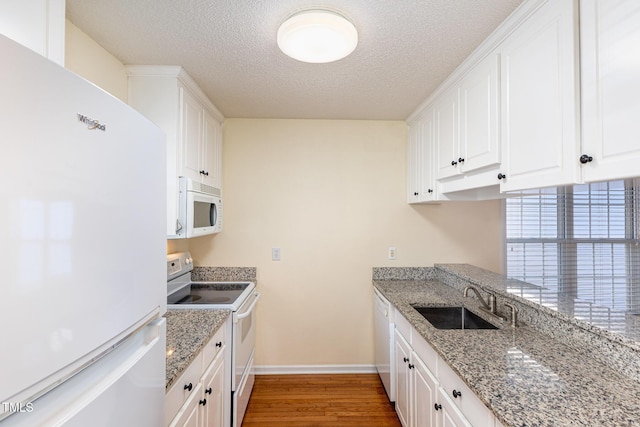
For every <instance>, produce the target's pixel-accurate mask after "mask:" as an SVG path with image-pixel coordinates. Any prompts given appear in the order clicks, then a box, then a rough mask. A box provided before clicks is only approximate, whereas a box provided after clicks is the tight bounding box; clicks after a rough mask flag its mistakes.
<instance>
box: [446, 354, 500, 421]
mask: <svg viewBox="0 0 640 427" xmlns="http://www.w3.org/2000/svg"><path fill="white" fill-rule="evenodd" d="M438 381H439V382H440V387H441V388H442V390H443V391H444V393H445V394H446V395H447V397H448V398H450V399H451V400H452V402H453V403H454V404H455V405H456V406H457V407H458V408H460V411H461V412H462V413H463V414H464V416H465V417H466V418H467V419H469V420H473V421H474V424H477V425H491V424H490V423H493V414H492V413H491V411H490V410H489V408H487V407H486V406H485V405H484V403H482V401H481V400H480V399H479V398H478V397H477V396H476V395H475V394H474V393H473V392H472V391H471V389H470V388H469V387H468V386H467V385H466V384H465V383H464V382H463V381H462V379H460V377H459V376H458V375H457V374H456V373H455V372H453V370H452V369H451V368H450V367H449V365H447V364H446V363H444V361H440V363H438ZM454 390H455V396H454Z"/></svg>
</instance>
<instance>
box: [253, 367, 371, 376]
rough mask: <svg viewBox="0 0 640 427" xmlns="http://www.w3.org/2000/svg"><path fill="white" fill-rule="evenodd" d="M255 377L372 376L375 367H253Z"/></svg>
mask: <svg viewBox="0 0 640 427" xmlns="http://www.w3.org/2000/svg"><path fill="white" fill-rule="evenodd" d="M253 369H254V373H255V374H256V375H282V374H374V373H377V372H378V371H377V370H376V366H375V365H261V366H254V367H253Z"/></svg>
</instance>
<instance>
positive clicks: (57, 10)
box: [0, 0, 65, 67]
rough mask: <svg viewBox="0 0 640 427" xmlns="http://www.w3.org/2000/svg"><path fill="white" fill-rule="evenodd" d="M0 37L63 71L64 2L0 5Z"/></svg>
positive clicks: (22, 0) (13, 0) (8, 0)
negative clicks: (0, 35) (9, 40)
mask: <svg viewBox="0 0 640 427" xmlns="http://www.w3.org/2000/svg"><path fill="white" fill-rule="evenodd" d="M0 34H3V35H5V36H7V37H8V38H10V39H12V40H14V41H16V42H18V43H20V44H22V45H24V46H26V47H28V48H29V49H31V50H34V51H36V52H38V53H39V54H40V55H42V56H44V57H46V58H49V59H50V60H52V61H54V62H56V63H58V64H59V65H61V66H63V67H64V48H65V0H19V1H18V0H4V1H0Z"/></svg>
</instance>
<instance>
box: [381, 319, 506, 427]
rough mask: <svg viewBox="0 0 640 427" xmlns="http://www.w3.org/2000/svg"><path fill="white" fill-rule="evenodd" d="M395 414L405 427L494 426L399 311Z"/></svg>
mask: <svg viewBox="0 0 640 427" xmlns="http://www.w3.org/2000/svg"><path fill="white" fill-rule="evenodd" d="M396 325H397V328H396V330H395V350H394V351H395V372H394V375H395V376H396V384H397V388H396V412H397V413H398V418H399V419H400V422H401V423H402V425H403V427H450V426H458V427H459V426H473V427H485V426H486V427H494V426H496V425H498V426H499V425H500V424H499V423H498V424H496V422H497V421H496V419H495V417H494V415H493V413H492V412H491V411H490V410H489V408H487V407H486V406H485V405H484V404H483V403H482V402H481V401H480V399H479V398H478V397H477V396H476V395H475V394H474V393H473V392H472V391H471V389H469V387H467V385H466V384H465V383H464V382H463V381H462V379H461V378H460V377H458V375H456V374H455V373H454V372H453V370H451V368H450V367H449V366H448V365H447V364H446V363H445V362H444V361H443V360H442V359H441V358H440V357H439V356H438V354H437V353H436V352H435V350H434V349H433V348H432V347H431V346H430V345H429V344H428V343H427V342H426V341H425V340H424V339H423V338H422V337H421V336H420V335H419V334H418V333H417V332H416V331H415V329H413V328H412V327H411V326H410V325H409V323H408V322H407V321H406V320H405V319H404V318H403V317H402V315H401V314H400V313H398V312H396Z"/></svg>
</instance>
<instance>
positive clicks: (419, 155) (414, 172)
mask: <svg viewBox="0 0 640 427" xmlns="http://www.w3.org/2000/svg"><path fill="white" fill-rule="evenodd" d="M433 165H434V119H433V110H431V109H428V110H427V111H426V112H425V113H423V114H422V115H420V116H419V117H417V118H416V119H414V120H413V121H411V122H410V123H409V136H408V141H407V202H408V203H424V202H431V201H435V200H437V199H438V192H437V185H436V181H435V176H434V171H433Z"/></svg>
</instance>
